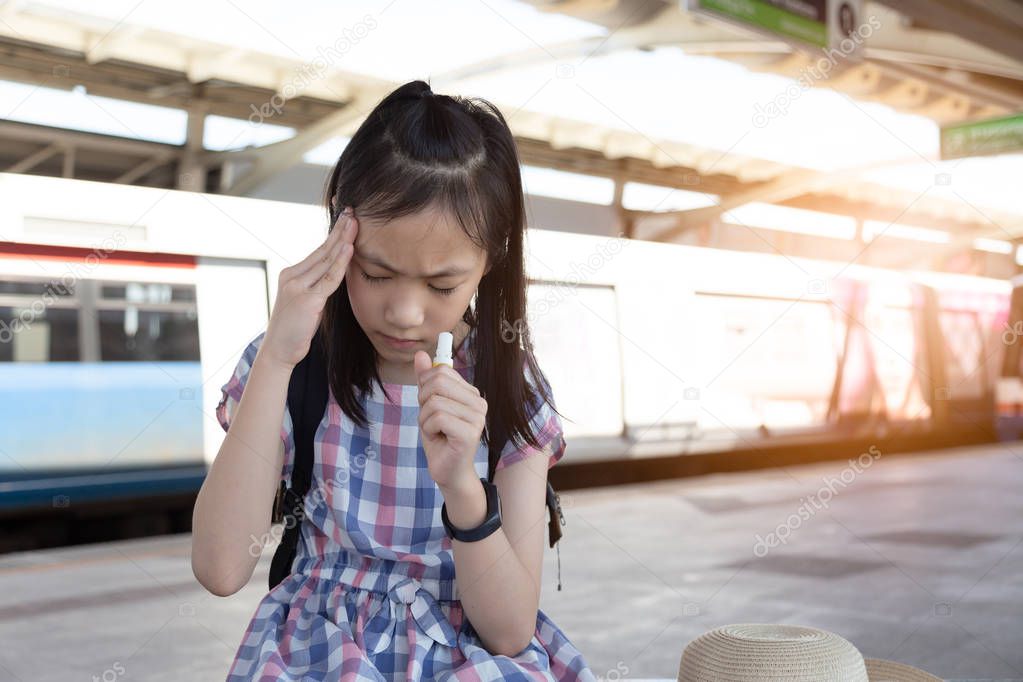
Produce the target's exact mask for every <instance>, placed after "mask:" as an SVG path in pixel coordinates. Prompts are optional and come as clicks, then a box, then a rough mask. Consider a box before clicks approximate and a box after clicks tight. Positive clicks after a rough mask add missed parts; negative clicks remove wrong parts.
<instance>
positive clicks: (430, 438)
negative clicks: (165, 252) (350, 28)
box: [192, 81, 596, 681]
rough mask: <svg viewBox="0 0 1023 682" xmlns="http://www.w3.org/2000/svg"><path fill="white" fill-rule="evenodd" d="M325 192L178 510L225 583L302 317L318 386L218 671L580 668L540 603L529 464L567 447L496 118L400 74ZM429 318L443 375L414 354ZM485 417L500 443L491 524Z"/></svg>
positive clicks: (256, 515)
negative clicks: (530, 320) (546, 369)
mask: <svg viewBox="0 0 1023 682" xmlns="http://www.w3.org/2000/svg"><path fill="white" fill-rule="evenodd" d="M325 203H326V206H327V208H328V211H329V213H330V216H331V225H332V226H333V229H332V230H331V231H330V234H329V236H328V237H327V239H326V240H325V241H324V242H323V244H322V245H321V246H320V247H319V248H317V249H316V250H315V251H314V252H313V253H312V254H310V255H309V256H308V257H307V258H306V259H305V260H303V261H302V262H300V263H298V264H297V265H293V266H291V267H289V268H286V269H285V270H283V271H282V272H281V275H280V283H279V288H278V295H277V299H276V302H275V304H274V309H273V312H272V314H271V316H270V321H269V324H268V326H267V330H266V331H265V332H264V333H263V334H260V335H259V336H258V337H256V339H254V340H253V341H252V342H251V343H250V344H249V346H248V348H246V349H245V351H244V353H243V354H242V358H241V361H240V362H239V363H238V366H237V368H236V369H235V373H234V376H233V377H232V378H231V380H230V381H228V383H227V384H226V385H224V387H223V389H222V390H223V399H222V401H221V402H220V404H219V405H218V407H217V417H218V419H219V421H220V423H221V425H222V426H223V427H224V429H225V430H227V436H226V437H225V439H224V444H223V445H222V446H221V449H220V452H219V453H218V455H217V458H216V460H215V461H214V463H213V466H212V467H211V469H210V472H209V475H208V476H207V478H206V481H205V482H204V484H203V486H202V489H201V490H200V492H199V497H198V500H197V501H196V506H195V513H194V522H193V541H192V542H193V553H192V565H193V570H194V572H195V575H196V577H197V578H198V579H199V581H200V582H201V583H202V584H203V586H205V587H206V588H207V589H208V590H210V591H211V592H213V593H214V594H217V595H222V596H226V595H230V594H233V593H235V592H237V591H238V590H240V589H241V588H242V587H243V586H244V585H245V584H246V583H247V582H248V580H249V578H250V577H251V576H252V572H253V570H254V568H255V565H256V563H257V561H258V559H259V556H260V554H261V549H262V545H263V543H262V542H253V540H257V539H260V538H266V537H267V533H268V531H269V529H270V523H269V514H270V507H271V502H272V500H273V498H274V494H275V492H276V490H277V487H278V483H279V481H280V480H289V479H290V476H291V469H292V464H293V458H294V450H295V443H294V437H293V428H292V424H291V418H290V415H289V413H288V410H287V406H286V399H287V386H288V379H289V377H290V374H291V371H292V369H293V368H294V367H295V365H296V364H297V363H298V362H299V361H300V360H301V359H302V358H303V357H305V355H306V353H307V352H308V351H309V348H310V345H311V341H312V338H313V336H314V334H315V333H316V331H317V330H319V331H320V332H321V334H322V338H323V339H324V344H325V351H326V355H327V365H328V370H327V373H328V383H329V386H330V398H329V399H328V407H327V410H326V413H325V414H324V416H323V420H322V422H321V423H320V425H319V428H318V429H317V432H316V437H315V441H314V443H315V444H314V462H313V484H312V486H311V488H310V491H309V494H308V495H307V496H306V498H305V500H304V504H305V518H304V520H303V521H302V524H301V540H300V542H299V546H298V549H297V552H296V557H295V561H294V563H293V565H292V573H291V575H289V576H288V577H287V578H285V579H284V580H283V581H282V582H281V583H280V584H279V585H277V586H276V587H275V588H274V589H272V590H271V591H270V592H269V593H268V594H267V595H266V596H265V597H264V598H263V600H262V602H261V603H260V604H259V606H258V607H257V609H256V612H255V614H254V616H253V618H252V622H251V623H250V625H249V627H248V629H247V631H246V632H245V635H244V638H243V641H242V643H241V646H240V647H239V649H238V652H237V655H236V656H235V659H234V663H233V665H232V666H231V670H230V673H229V677H228V679H229V680H249V679H259V680H299V679H302V680H309V679H316V680H353V681H354V680H376V681H379V680H419V679H430V680H595V679H596V678H595V677H594V675H593V673H592V672H591V671H590V670H589V668H588V667H587V664H586V662H585V661H584V659H583V657H582V655H581V654H580V653H579V651H578V650H576V648H575V647H574V646H573V644H572V643H571V642H570V641H569V639H568V638H567V637H566V636H565V634H564V633H562V632H561V630H560V629H559V628H558V627H557V625H555V624H554V622H552V621H551V620H550V618H548V617H547V616H546V614H544V613H543V611H541V610H539V608H538V606H539V598H540V578H541V567H542V558H543V549H544V532H545V531H544V527H545V523H544V521H545V517H546V507H545V505H544V503H545V493H546V485H547V482H546V481H547V471H548V470H549V468H550V467H552V466H554V464H555V463H556V462H557V461H558V460H559V459H561V457H562V456H563V455H564V451H565V441H564V438H563V437H562V427H561V421H560V419H559V417H558V414H557V413H556V411H555V410H554V400H553V396H552V395H551V393H550V386H549V384H548V382H547V380H546V378H545V377H544V375H543V373H542V372H541V371H540V368H539V367H538V366H537V363H536V359H535V358H534V356H533V353H532V344H531V341H530V337H529V330H528V327H527V326H526V324H525V317H526V310H525V305H526V277H525V269H524V258H523V231H524V202H523V196H522V184H521V178H520V175H519V166H518V158H517V153H516V149H515V143H514V140H513V138H512V134H511V131H510V130H509V129H508V126H507V124H506V123H505V120H504V118H503V116H502V115H501V113H500V112H499V111H498V110H497V108H496V107H494V106H493V105H492V104H490V103H488V102H486V101H484V100H479V99H474V100H466V99H462V98H451V97H447V96H444V95H435V94H434V93H433V92H431V90H430V87H429V86H428V85H427V84H426V83H424V82H422V81H414V82H411V83H407V84H405V85H403V86H401V87H399V88H398V89H397V90H395V91H394V92H392V93H391V94H389V95H388V96H387V97H385V98H384V99H383V100H382V101H381V102H380V103H379V104H378V105H377V106H376V108H375V109H374V110H373V111H372V112H371V113H370V114H369V116H368V117H367V118H366V120H365V121H364V122H363V124H362V125H361V126H360V127H359V129H358V131H357V132H356V133H355V135H354V137H353V138H352V139H351V141H350V142H349V143H348V145H347V147H346V148H345V150H344V152H343V153H342V154H341V158H340V159H339V160H338V162H337V164H336V166H335V167H334V170H333V173H332V174H331V177H330V180H329V183H328V186H327V191H326V201H325ZM443 331H450V332H452V334H453V336H454V339H453V347H454V349H455V350H454V353H453V361H454V367H453V368H452V367H449V366H446V365H438V366H436V367H433V366H432V357H433V354H434V353H435V351H436V345H437V336H438V333H439V332H443ZM510 332H513V333H510ZM246 386H248V387H249V389H248V390H245V391H244V394H243V390H244V389H245V388H246ZM497 420H500V423H501V424H503V425H504V431H503V432H504V433H509V434H512V437H511V438H509V439H508V440H506V441H505V443H504V445H503V447H502V448H501V449H500V457H499V460H498V463H497V466H496V469H495V474H494V485H495V486H496V491H497V494H498V497H499V498H500V517H499V525H497V526H496V529H495V525H494V521H495V519H494V517H493V513H492V511H491V510H492V509H493V508H494V506H493V505H492V500H491V499H489V498H490V495H491V493H492V490H488V487H487V486H488V485H489V484H487V483H486V475H487V463H488V445H489V439H490V435H489V434H491V433H494V430H495V426H494V424H495V423H497ZM278 425H281V426H278ZM484 429H486V433H487V436H486V438H484ZM481 479H482V480H481ZM485 520H486V523H485ZM448 524H450V528H453V530H450V529H449V525H448ZM487 530H489V534H486V532H485V531H487ZM473 531H476V535H472V532H473ZM463 533H470V535H468V536H467V535H464V534H463ZM481 533H482V534H483V536H482V537H481V536H480V535H481ZM454 535H457V536H458V537H459V538H460V539H453V536H454ZM469 538H471V539H469ZM253 546H254V549H252V547H253ZM456 576H457V580H456Z"/></svg>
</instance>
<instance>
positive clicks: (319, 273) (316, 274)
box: [296, 239, 346, 289]
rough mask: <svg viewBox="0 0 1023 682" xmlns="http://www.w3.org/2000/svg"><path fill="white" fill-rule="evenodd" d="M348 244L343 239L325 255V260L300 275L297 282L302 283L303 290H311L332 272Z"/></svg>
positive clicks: (334, 244) (317, 262) (322, 259)
mask: <svg viewBox="0 0 1023 682" xmlns="http://www.w3.org/2000/svg"><path fill="white" fill-rule="evenodd" d="M345 244H346V242H345V240H343V239H341V240H338V241H336V242H334V243H333V244H332V245H331V247H330V251H328V252H327V253H325V254H324V255H323V258H321V259H320V260H318V261H316V262H315V263H313V264H312V265H311V266H309V268H308V269H307V270H306V271H305V272H304V273H302V274H301V275H299V276H298V277H297V278H296V280H297V281H298V282H301V284H302V288H303V289H309V288H310V287H312V286H313V285H314V284H316V283H317V282H318V281H319V280H320V278H321V277H323V276H324V275H325V274H327V272H328V271H329V270H330V267H331V266H332V265H333V264H334V261H336V260H337V258H338V256H340V255H341V251H342V249H343V248H344V246H345Z"/></svg>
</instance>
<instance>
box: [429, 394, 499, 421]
mask: <svg viewBox="0 0 1023 682" xmlns="http://www.w3.org/2000/svg"><path fill="white" fill-rule="evenodd" d="M434 412H446V413H447V414H450V415H452V416H453V417H458V418H459V419H461V420H462V421H464V422H466V423H468V424H472V425H473V426H476V425H477V424H478V423H479V422H480V421H481V420H482V419H484V418H485V413H484V414H483V415H481V414H480V412H479V411H478V410H475V409H473V408H472V407H470V406H468V405H466V404H464V403H460V402H458V401H457V400H452V399H451V398H448V397H447V396H443V395H439V394H438V395H434V396H431V398H430V399H429V400H428V401H427V402H426V403H425V404H424V405H423V407H422V410H421V416H422V418H423V419H424V420H425V419H426V418H428V417H429V416H430V415H431V414H433V413H434Z"/></svg>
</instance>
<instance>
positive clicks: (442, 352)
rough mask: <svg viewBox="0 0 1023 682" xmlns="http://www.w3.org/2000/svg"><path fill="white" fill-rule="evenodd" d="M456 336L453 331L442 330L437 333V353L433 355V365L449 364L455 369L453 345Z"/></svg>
mask: <svg viewBox="0 0 1023 682" xmlns="http://www.w3.org/2000/svg"><path fill="white" fill-rule="evenodd" d="M454 339H455V337H454V336H453V335H452V334H451V332H441V333H440V334H438V335H437V354H436V355H434V356H433V366H434V367H436V366H437V365H447V366H448V367H451V368H452V369H454V367H455V362H454V360H452V359H451V345H452V343H453V342H454Z"/></svg>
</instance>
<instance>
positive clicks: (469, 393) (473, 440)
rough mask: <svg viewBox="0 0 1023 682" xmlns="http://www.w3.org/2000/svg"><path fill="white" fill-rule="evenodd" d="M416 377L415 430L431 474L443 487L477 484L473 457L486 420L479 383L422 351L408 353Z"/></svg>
mask: <svg viewBox="0 0 1023 682" xmlns="http://www.w3.org/2000/svg"><path fill="white" fill-rule="evenodd" d="M413 364H414V366H415V370H416V378H417V381H418V382H419V430H420V433H422V435H423V450H424V451H425V452H426V460H427V464H428V468H429V471H430V476H431V477H432V478H433V480H434V482H436V483H437V485H438V486H439V487H440V488H442V489H446V490H458V489H468V488H467V487H466V486H471V485H473V484H476V485H479V475H478V474H477V473H476V468H475V466H474V460H475V458H476V451H477V450H478V449H479V445H480V440H481V439H482V437H483V430H484V428H485V427H486V423H487V401H486V400H485V399H484V398H483V397H482V396H480V392H479V389H477V388H476V387H475V386H473V385H472V384H470V383H469V382H467V381H466V380H465V379H464V378H462V375H461V374H459V373H458V372H456V371H455V370H454V369H452V368H451V367H448V366H447V365H438V366H436V367H434V366H433V360H432V359H431V358H430V354H429V353H427V352H426V351H418V352H416V355H415V357H414V358H413Z"/></svg>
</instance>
